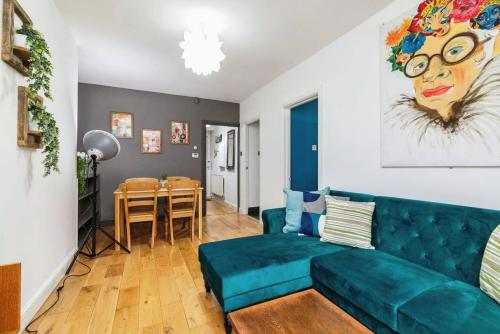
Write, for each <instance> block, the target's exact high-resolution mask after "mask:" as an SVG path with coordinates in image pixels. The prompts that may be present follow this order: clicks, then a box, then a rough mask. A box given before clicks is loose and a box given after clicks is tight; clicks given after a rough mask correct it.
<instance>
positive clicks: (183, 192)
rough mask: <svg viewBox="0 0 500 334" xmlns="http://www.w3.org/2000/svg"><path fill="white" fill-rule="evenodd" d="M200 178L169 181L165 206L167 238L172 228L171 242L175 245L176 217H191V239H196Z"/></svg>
mask: <svg viewBox="0 0 500 334" xmlns="http://www.w3.org/2000/svg"><path fill="white" fill-rule="evenodd" d="M199 188H200V181H199V180H178V181H169V182H168V184H167V189H168V201H167V205H166V208H165V238H166V239H168V232H167V231H168V230H170V243H171V244H172V246H173V245H174V219H177V218H189V219H190V220H191V241H194V220H195V215H196V204H197V201H198V200H199V199H198V191H199Z"/></svg>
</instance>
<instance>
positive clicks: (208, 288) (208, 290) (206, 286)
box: [203, 281, 210, 293]
mask: <svg viewBox="0 0 500 334" xmlns="http://www.w3.org/2000/svg"><path fill="white" fill-rule="evenodd" d="M203 282H204V283H205V291H206V292H207V293H210V285H208V282H207V281H203Z"/></svg>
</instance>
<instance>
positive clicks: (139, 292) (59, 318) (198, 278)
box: [30, 201, 262, 334]
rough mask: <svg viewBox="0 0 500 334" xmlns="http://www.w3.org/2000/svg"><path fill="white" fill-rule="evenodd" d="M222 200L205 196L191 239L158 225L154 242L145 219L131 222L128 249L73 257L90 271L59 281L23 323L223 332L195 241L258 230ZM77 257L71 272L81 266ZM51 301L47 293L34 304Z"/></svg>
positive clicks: (71, 329) (44, 332) (57, 328)
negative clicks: (199, 229)
mask: <svg viewBox="0 0 500 334" xmlns="http://www.w3.org/2000/svg"><path fill="white" fill-rule="evenodd" d="M230 209H231V208H229V207H225V205H224V204H223V203H221V202H217V201H209V202H208V203H207V211H208V212H207V213H208V215H207V217H206V218H204V223H203V240H202V241H201V242H200V241H199V240H198V239H196V240H195V242H194V243H191V240H190V238H189V232H188V230H187V229H186V230H182V231H181V229H182V223H178V224H177V227H176V228H175V231H176V233H175V245H174V246H171V245H170V243H168V242H167V241H166V240H165V234H164V233H165V232H164V227H163V224H159V225H160V227H159V232H158V237H157V239H156V243H155V247H154V249H151V248H150V247H149V244H148V241H149V239H148V238H149V236H148V232H149V225H144V226H138V227H133V242H132V253H131V254H125V253H119V254H116V253H113V252H112V251H110V255H107V256H103V257H100V258H98V259H94V260H87V259H85V258H83V257H80V259H81V261H83V262H85V263H86V264H88V265H89V266H90V267H91V268H92V271H91V272H90V273H89V274H88V275H86V276H83V277H72V278H69V279H68V280H67V282H66V287H65V289H64V290H63V292H62V294H61V300H60V301H59V303H58V304H57V306H56V307H55V308H54V309H52V310H51V311H50V312H49V313H48V314H47V315H46V316H45V317H44V318H42V319H40V320H39V321H37V322H36V323H35V324H34V325H32V326H31V327H30V329H38V331H39V333H40V334H48V333H89V334H94V333H169V334H170V333H193V334H194V333H196V334H198V333H224V321H223V313H222V310H221V308H220V306H219V304H218V302H217V300H216V299H215V297H214V296H213V295H212V294H207V293H205V288H204V284H203V277H202V274H201V272H200V266H199V262H198V245H199V244H200V243H204V242H209V241H215V240H223V239H230V238H235V237H241V236H249V235H256V234H261V233H262V225H261V223H260V222H258V221H257V220H255V219H253V218H251V217H249V216H244V215H240V214H237V213H235V211H234V209H232V211H231V210H230ZM84 271H85V267H83V266H82V265H81V264H76V265H75V267H74V269H73V272H75V273H79V272H84ZM54 300H55V294H54V293H53V294H52V295H51V296H50V297H49V298H48V299H47V301H46V303H45V305H44V306H43V307H42V308H41V311H43V310H45V309H46V307H47V306H48V305H50V304H51V303H52V302H53V301H54Z"/></svg>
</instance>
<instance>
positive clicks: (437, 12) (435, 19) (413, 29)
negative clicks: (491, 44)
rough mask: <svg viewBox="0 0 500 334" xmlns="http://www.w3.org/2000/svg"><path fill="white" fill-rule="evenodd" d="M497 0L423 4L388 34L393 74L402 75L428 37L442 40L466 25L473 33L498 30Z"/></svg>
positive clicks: (443, 0)
mask: <svg viewBox="0 0 500 334" xmlns="http://www.w3.org/2000/svg"><path fill="white" fill-rule="evenodd" d="M499 13H500V0H425V1H423V2H422V3H421V4H420V5H419V6H418V9H417V13H416V14H415V16H414V17H413V18H408V19H405V20H403V22H402V23H401V25H400V26H399V27H397V28H395V29H394V30H392V31H390V32H389V33H388V35H387V37H386V41H385V44H386V46H387V47H389V48H390V49H391V55H390V57H389V58H388V59H387V61H388V62H389V63H390V64H391V65H392V70H393V71H403V70H404V67H405V64H406V62H407V61H408V60H409V59H410V57H411V56H412V55H413V54H415V53H416V52H417V51H418V50H419V49H420V48H421V47H422V46H423V45H424V43H425V40H426V38H428V37H429V36H444V35H446V34H447V33H448V32H449V31H450V26H451V24H453V23H463V22H469V24H470V26H471V28H473V29H483V30H493V29H498V28H499V26H500V15H499Z"/></svg>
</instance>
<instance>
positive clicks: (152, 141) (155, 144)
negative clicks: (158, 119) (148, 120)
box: [141, 129, 161, 154]
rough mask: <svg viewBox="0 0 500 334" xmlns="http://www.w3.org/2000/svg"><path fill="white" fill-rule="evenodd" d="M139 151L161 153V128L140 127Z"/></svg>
mask: <svg viewBox="0 0 500 334" xmlns="http://www.w3.org/2000/svg"><path fill="white" fill-rule="evenodd" d="M141 153H158V154H159V153H161V130H159V129H142V139H141Z"/></svg>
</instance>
